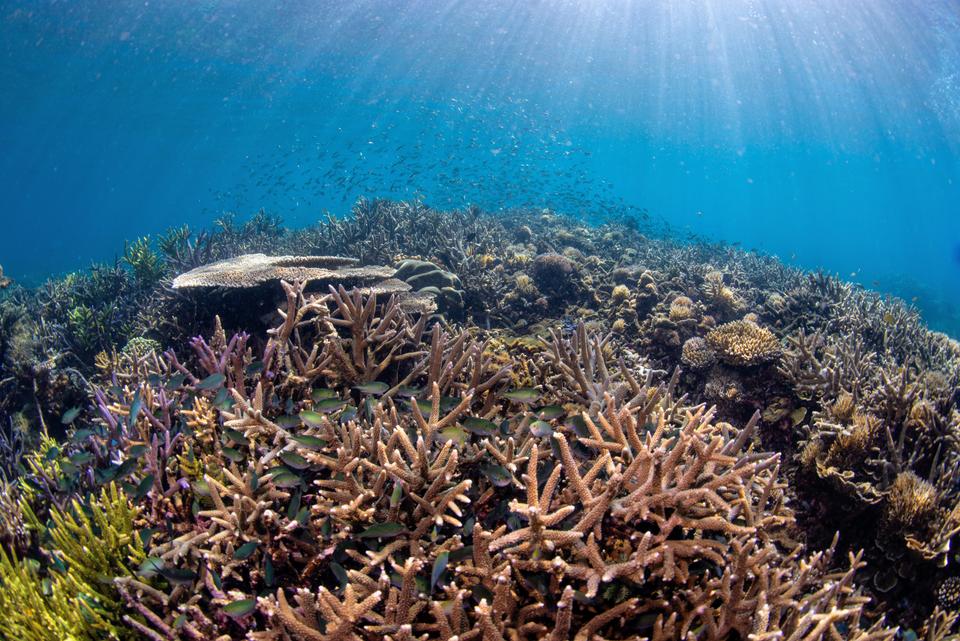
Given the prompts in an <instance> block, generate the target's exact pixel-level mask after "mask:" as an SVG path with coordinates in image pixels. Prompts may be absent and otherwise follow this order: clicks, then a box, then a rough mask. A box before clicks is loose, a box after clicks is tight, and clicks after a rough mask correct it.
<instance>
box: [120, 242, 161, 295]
mask: <svg viewBox="0 0 960 641" xmlns="http://www.w3.org/2000/svg"><path fill="white" fill-rule="evenodd" d="M123 261H124V262H125V263H126V264H127V265H129V266H130V269H132V270H133V275H134V276H135V277H136V279H137V281H139V282H140V283H145V284H153V283H156V282H158V281H159V280H160V279H161V278H163V273H164V266H163V261H162V260H161V259H160V256H159V254H157V253H156V252H155V251H153V248H152V247H151V246H150V237H149V236H144V237H143V238H138V239H137V240H135V241H133V242H132V243H127V246H126V248H125V249H124V252H123Z"/></svg>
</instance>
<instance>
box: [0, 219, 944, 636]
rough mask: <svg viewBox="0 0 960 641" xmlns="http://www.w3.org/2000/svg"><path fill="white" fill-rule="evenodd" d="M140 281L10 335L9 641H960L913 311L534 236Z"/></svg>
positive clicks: (253, 248)
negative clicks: (82, 335) (87, 332)
mask: <svg viewBox="0 0 960 641" xmlns="http://www.w3.org/2000/svg"><path fill="white" fill-rule="evenodd" d="M424 221H425V222H424ZM297 248H300V249H299V251H303V248H311V249H312V250H313V251H315V252H316V253H317V254H318V256H316V257H313V258H309V257H296V256H294V252H295V251H297ZM150 253H153V254H154V255H153V257H152V258H151V257H150V256H149V255H148V254H150ZM129 254H130V259H131V260H134V261H135V262H137V264H139V265H141V267H139V268H137V267H134V266H133V264H132V263H129V261H128V263H127V264H126V266H123V265H118V266H117V267H116V269H114V270H112V271H108V272H106V273H107V274H110V275H111V276H110V277H109V278H106V279H104V277H103V275H102V274H101V275H98V276H96V277H94V276H91V275H79V276H74V277H72V280H71V281H69V282H64V281H53V282H51V283H50V284H48V285H47V286H45V288H44V289H43V290H41V291H40V292H36V293H30V292H27V291H25V290H21V289H19V288H16V287H14V288H13V289H14V290H15V291H14V292H13V294H12V295H9V296H8V298H6V299H4V300H3V302H2V305H3V312H4V315H3V316H0V319H6V318H9V320H5V321H4V322H3V324H2V325H0V327H2V328H3V333H2V335H0V337H2V341H0V347H2V354H0V355H2V357H3V360H2V361H0V362H2V363H3V367H4V376H3V380H4V382H3V383H2V385H4V386H6V387H5V389H6V390H7V392H8V394H6V396H5V397H4V400H3V401H0V411H2V412H3V417H2V418H4V425H5V426H9V427H5V428H4V431H3V432H2V434H0V437H2V438H0V453H2V455H3V456H2V459H0V462H2V468H0V471H2V474H3V480H2V485H0V508H2V520H0V587H2V589H0V607H2V608H3V612H4V615H3V616H2V617H0V638H3V639H11V640H12V639H26V640H34V639H38V640H39V639H51V638H57V639H61V638H62V639H77V640H87V639H90V640H93V639H149V640H151V641H187V640H190V641H194V640H200V639H217V640H220V641H228V640H241V639H243V640H248V641H321V640H323V641H325V640H334V639H342V640H346V639H351V640H372V639H390V640H392V641H400V640H413V639H424V640H427V639H438V640H443V641H452V640H453V639H458V640H462V641H463V640H467V641H468V640H470V639H474V640H477V641H500V640H522V639H531V640H532V639H551V640H554V641H559V640H561V639H576V640H577V641H588V640H589V641H593V640H598V639H610V640H614V639H655V640H661V639H703V640H713V639H716V640H719V639H755V640H773V639H784V638H785V639H798V640H799V639H803V640H809V641H813V640H817V639H855V640H872V639H878V640H883V639H895V638H907V637H908V636H909V635H914V636H915V637H917V638H919V637H920V636H924V638H931V639H939V638H948V636H949V635H950V634H952V630H953V627H954V625H955V622H956V618H957V614H956V607H957V603H958V601H960V599H958V598H957V594H960V589H958V587H957V586H958V585H960V572H957V567H956V561H955V559H954V558H953V553H952V552H951V548H952V544H953V543H954V538H955V537H956V535H957V533H958V532H960V507H958V500H957V487H958V483H957V481H958V478H957V476H958V469H960V468H958V461H960V456H958V452H960V439H958V438H957V434H958V432H957V430H958V424H960V418H958V410H957V400H958V399H957V383H958V381H960V348H958V346H957V344H956V343H955V342H954V341H952V340H950V339H949V338H947V337H945V336H943V335H938V334H934V333H931V332H929V331H927V330H926V329H925V328H923V326H922V325H921V324H920V322H919V319H918V318H917V316H916V314H915V313H914V312H913V311H912V310H911V309H910V308H909V307H907V306H905V305H904V304H902V303H900V302H897V301H893V300H888V299H883V298H880V297H878V296H876V295H874V294H871V293H869V292H865V291H863V290H859V289H856V288H854V287H852V286H850V285H847V284H844V283H842V282H840V281H838V280H836V279H832V278H830V277H826V276H823V275H817V274H805V273H801V272H797V271H794V270H790V269H788V268H786V267H783V266H782V265H780V264H779V263H777V262H776V261H775V260H773V259H769V258H764V257H760V256H757V255H755V254H748V253H744V252H740V251H737V250H733V249H729V248H723V247H715V246H705V245H677V244H672V243H671V242H670V241H667V240H653V239H650V238H648V237H645V236H642V235H641V234H640V232H639V230H638V229H637V226H636V224H635V223H631V222H629V221H624V222H611V223H608V224H606V225H603V226H600V227H597V228H584V227H580V226H579V225H575V224H574V223H572V222H570V221H567V220H566V219H565V218H563V217H562V216H559V215H557V214H555V213H553V212H542V211H539V210H538V211H530V212H515V213H514V215H511V216H509V217H506V216H500V215H498V216H493V215H487V214H484V213H483V212H479V211H477V210H467V211H463V212H434V211H432V210H429V209H427V208H425V207H423V206H422V205H420V204H407V203H389V202H385V201H373V202H367V201H362V202H360V203H359V204H358V206H357V208H356V209H355V211H354V212H353V214H352V215H351V216H349V217H347V218H344V219H331V220H329V221H327V222H325V223H322V224H320V225H318V226H317V227H315V228H310V229H306V230H299V231H296V232H292V231H287V230H284V229H283V228H282V227H280V226H279V224H276V223H275V221H273V219H271V218H269V217H267V216H266V215H265V214H260V215H258V217H256V218H255V219H254V221H251V223H247V224H245V225H243V226H239V227H238V226H237V225H236V224H234V223H233V222H232V221H224V222H223V223H222V224H221V227H220V229H219V230H215V231H213V232H210V233H204V234H201V235H200V236H198V237H196V238H194V237H193V236H192V234H191V233H190V232H189V230H185V229H181V230H175V231H173V232H171V233H170V234H169V235H167V236H164V237H163V238H162V239H161V241H160V242H159V243H158V244H157V249H156V250H154V249H152V245H151V244H150V243H149V241H144V242H143V243H140V244H138V245H137V247H136V248H135V249H131V250H130V252H129ZM319 254H322V255H319ZM333 255H342V256H353V257H355V258H356V259H357V260H351V259H347V258H332V257H331V256H333ZM271 256H274V257H271ZM276 256H279V258H277V257H276ZM204 261H206V263H207V264H204ZM358 261H359V262H358ZM148 267H149V268H148ZM177 274H183V275H181V276H177V277H176V278H174V277H175V276H176V275H177ZM360 274H362V275H363V276H362V277H361V276H360ZM288 277H293V278H288ZM104 281H105V282H104ZM384 282H386V283H392V282H395V283H400V284H401V285H402V287H401V286H397V287H396V289H389V288H384V287H381V284H382V283H384ZM171 285H172V287H171ZM254 286H255V287H254ZM99 288H106V289H108V290H109V291H118V290H119V291H129V292H132V293H134V294H135V295H131V297H130V300H129V301H124V300H122V299H117V301H116V304H117V305H118V307H119V309H118V317H120V318H123V319H126V320H125V321H124V323H123V324H114V323H113V322H112V321H104V324H103V328H102V329H103V333H102V334H97V335H96V336H94V337H91V338H90V339H89V340H90V346H89V348H88V350H87V352H85V353H84V354H87V355H89V356H88V357H84V356H81V355H78V353H76V352H73V351H71V350H69V346H70V345H72V344H73V343H72V341H75V340H77V334H76V332H78V331H80V329H82V328H84V327H87V325H86V324H83V323H80V324H79V325H78V327H77V328H75V330H70V327H71V325H70V324H69V323H70V318H71V317H72V316H71V310H73V309H75V308H77V307H79V306H81V305H82V306H84V307H85V308H86V309H88V310H89V314H90V315H91V316H92V317H93V318H94V319H96V318H97V317H98V316H99V315H100V314H101V313H102V312H103V310H104V309H105V305H104V303H103V301H98V300H97V297H96V296H95V295H94V294H93V293H92V292H95V291H101V289H99ZM234 289H238V290H243V292H244V293H243V294H242V297H241V298H239V299H230V298H229V297H227V294H225V293H224V292H229V291H230V290H234ZM417 296H420V297H426V298H429V299H430V300H431V301H436V304H435V305H433V306H429V307H428V306H417V305H411V304H410V301H411V297H417ZM128 304H135V305H137V306H138V309H136V310H135V311H133V310H128V309H126V307H125V306H126V305H128ZM78 313H79V312H78ZM73 315H76V314H73ZM78 323H79V321H78ZM97 331H99V330H97ZM94 350H96V351H94ZM91 352H93V354H92V355H91V354H90V353H91ZM85 358H88V360H84V359H85Z"/></svg>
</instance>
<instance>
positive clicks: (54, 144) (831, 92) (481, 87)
mask: <svg viewBox="0 0 960 641" xmlns="http://www.w3.org/2000/svg"><path fill="white" fill-rule="evenodd" d="M361 195H366V196H380V197H396V198H420V199H422V200H424V201H425V202H426V203H427V204H430V205H433V206H436V207H460V206H464V205H466V204H468V203H474V204H478V205H480V206H482V207H484V208H488V209H501V208H502V209H509V208H510V207H515V206H530V205H532V206H537V207H550V208H553V209H556V210H558V211H562V212H566V213H570V214H574V215H578V216H583V217H584V218H589V219H598V218H603V217H605V216H619V215H623V214H624V213H628V214H631V215H633V214H636V213H638V212H639V213H641V214H642V213H643V212H646V213H647V214H648V215H649V216H650V217H651V219H652V220H654V221H657V223H658V225H659V226H660V227H659V228H662V229H668V230H669V233H672V234H675V235H677V236H679V237H681V238H684V239H690V240H691V242H695V241H696V239H700V238H705V239H709V240H723V241H726V242H730V243H740V244H742V246H744V247H745V248H756V249H757V250H759V251H763V252H766V253H773V254H776V255H778V256H780V257H781V258H782V259H783V260H784V261H786V262H789V263H791V264H795V265H798V266H801V267H804V268H809V269H824V270H827V271H829V272H833V273H838V274H840V275H841V276H842V277H844V278H847V279H851V280H854V281H857V282H859V283H862V284H863V285H864V286H865V287H870V288H874V289H877V290H880V291H884V292H889V293H892V294H896V295H899V296H901V297H903V298H905V299H906V300H908V301H910V300H912V301H914V302H915V304H916V305H918V306H919V307H920V308H921V309H923V310H924V313H925V315H926V317H927V319H928V320H929V322H930V324H931V325H932V326H933V327H936V328H941V329H944V330H947V331H949V332H951V333H952V334H953V335H955V336H957V335H960V312H958V301H960V4H958V3H957V2H956V0H926V1H920V0H804V1H803V2H799V1H797V0H484V1H483V2H477V1H475V0H403V1H399V0H360V1H358V0H343V1H335V0H312V1H307V0H283V1H282V2H281V1H277V0H256V1H254V0H233V1H213V0H207V1H190V2H186V1H180V0H175V1H163V2H160V1H156V0H146V1H145V0H138V1H136V2H134V1H128V0H109V1H107V0H70V1H52V0H9V1H7V0H5V1H3V2H0V221H2V227H0V264H2V265H3V267H4V269H5V272H6V273H7V275H9V276H11V277H13V278H14V279H15V280H18V281H21V282H25V283H31V282H33V283H36V282H40V281H42V280H43V279H45V278H46V277H48V276H50V275H54V274H60V273H63V272H65V271H69V270H73V269H77V268H81V267H85V266H87V265H89V264H90V263H91V262H93V261H104V260H112V259H113V257H115V256H116V255H117V254H118V253H120V252H122V250H123V243H124V241H125V240H128V239H133V238H136V237H138V236H143V235H146V234H157V233H159V232H161V231H163V230H164V229H166V228H167V227H170V226H175V225H181V224H184V223H188V224H190V225H192V226H195V227H202V226H209V225H210V224H212V222H213V221H214V220H215V219H216V218H218V217H220V216H222V215H223V214H224V213H225V212H236V213H237V215H238V216H240V217H245V216H248V215H250V214H252V213H254V212H256V211H257V210H259V209H261V208H264V209H266V210H267V211H269V212H271V213H275V214H279V215H281V216H282V217H283V218H284V220H285V221H286V222H287V223H288V224H291V225H306V224H309V223H311V222H314V221H316V220H317V219H318V218H320V217H321V216H322V215H323V213H324V211H329V212H332V213H333V214H343V213H345V212H346V211H348V209H349V207H350V205H351V203H352V202H354V201H355V200H356V198H357V197H359V196H361ZM505 215H507V214H505Z"/></svg>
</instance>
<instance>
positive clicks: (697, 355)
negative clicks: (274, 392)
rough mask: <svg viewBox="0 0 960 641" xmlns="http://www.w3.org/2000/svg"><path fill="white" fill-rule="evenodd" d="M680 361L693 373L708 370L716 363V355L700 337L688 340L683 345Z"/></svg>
mask: <svg viewBox="0 0 960 641" xmlns="http://www.w3.org/2000/svg"><path fill="white" fill-rule="evenodd" d="M680 360H681V361H682V362H683V364H684V365H686V366H687V367H689V368H690V369H692V370H694V371H702V370H705V369H709V368H710V367H712V366H713V364H714V363H716V362H717V355H716V353H714V351H713V349H711V348H710V346H709V345H708V344H707V341H706V340H705V339H703V338H702V337H700V336H694V337H693V338H688V339H687V340H686V342H684V344H683V350H682V355H681V357H680Z"/></svg>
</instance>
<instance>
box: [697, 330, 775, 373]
mask: <svg viewBox="0 0 960 641" xmlns="http://www.w3.org/2000/svg"><path fill="white" fill-rule="evenodd" d="M707 344H708V345H709V346H710V347H711V348H712V349H713V350H714V351H715V352H716V354H717V357H718V358H720V360H722V361H723V362H725V363H727V364H729V365H733V366H734V367H751V366H754V365H760V364H763V363H768V362H770V361H773V360H776V359H777V358H778V357H779V356H780V351H781V350H780V343H779V341H777V338H776V336H774V335H773V333H772V332H770V330H768V329H765V328H763V327H760V326H759V325H757V324H756V323H754V322H752V321H749V320H740V321H733V322H730V323H726V324H724V325H721V326H719V327H717V328H716V329H714V330H712V331H710V333H708V334H707Z"/></svg>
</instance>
